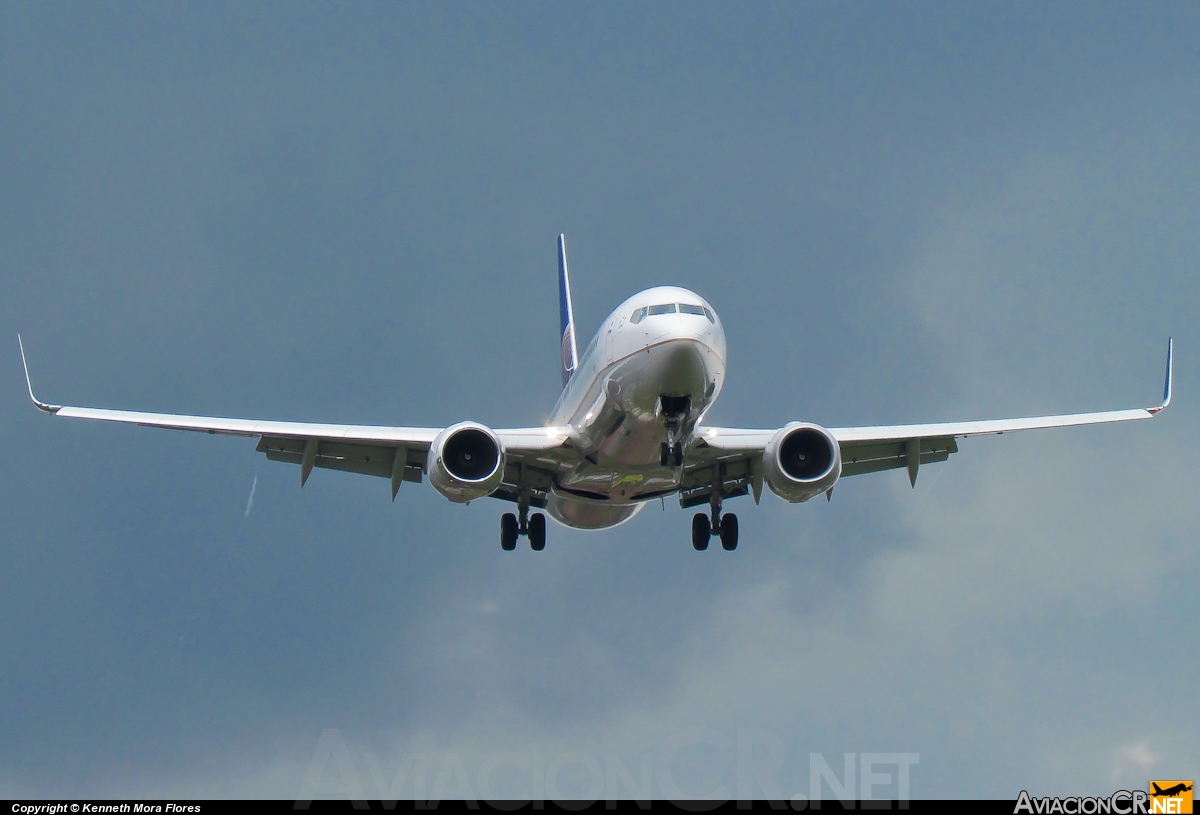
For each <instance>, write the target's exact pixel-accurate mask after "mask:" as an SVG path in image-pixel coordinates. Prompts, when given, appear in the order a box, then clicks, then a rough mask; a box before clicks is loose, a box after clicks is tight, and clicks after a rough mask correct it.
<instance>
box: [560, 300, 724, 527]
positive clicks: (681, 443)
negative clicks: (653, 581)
mask: <svg viewBox="0 0 1200 815" xmlns="http://www.w3.org/2000/svg"><path fill="white" fill-rule="evenodd" d="M724 380H725V330H724V328H723V327H722V325H721V321H720V319H719V318H718V317H717V315H716V312H714V311H713V309H712V306H710V305H709V304H708V303H707V302H706V301H705V300H704V299H703V298H702V297H700V296H699V295H697V294H695V293H694V292H691V291H688V290H687V289H683V288H678V287H675V286H660V287H657V288H653V289H647V290H645V291H642V292H639V293H638V294H635V295H634V296H633V297H630V298H629V299H628V300H626V301H625V302H623V303H622V304H621V305H619V306H618V307H617V308H616V310H615V311H613V313H612V314H610V315H609V316H608V318H607V319H605V321H604V322H603V323H602V324H601V326H600V330H599V331H597V332H596V336H595V337H594V338H593V339H592V341H591V342H590V343H589V344H588V346H587V349H586V350H585V351H584V352H583V354H582V355H581V356H580V358H579V364H578V366H577V367H576V370H575V372H574V374H573V375H572V377H571V379H570V381H569V382H568V383H567V386H566V387H565V388H564V389H563V393H562V396H561V397H560V398H559V400H558V404H557V405H555V407H554V411H553V414H552V415H551V417H550V422H549V423H550V424H551V425H554V426H558V427H569V428H570V433H571V441H572V444H573V445H575V446H576V447H577V448H578V449H579V450H580V451H581V452H582V453H583V456H584V460H583V461H582V462H581V463H580V464H578V465H577V466H576V467H574V468H573V469H571V470H570V471H568V472H566V473H560V474H559V477H558V480H557V482H556V483H555V485H554V489H553V494H552V495H551V498H550V501H549V503H548V505H547V508H546V509H547V511H548V512H549V513H550V515H551V516H552V517H554V518H555V519H556V520H558V521H560V522H562V523H564V524H567V525H569V526H574V527H580V528H587V529H599V528H604V527H609V526H614V525H616V524H618V523H621V522H622V521H625V520H627V519H629V518H631V517H632V516H633V515H634V514H635V513H636V512H637V511H638V510H639V509H640V508H641V506H642V504H643V503H644V502H645V501H648V500H651V499H654V498H658V497H660V496H664V495H669V494H671V493H673V492H675V491H676V490H677V489H678V488H679V480H680V476H681V473H682V470H681V468H680V467H679V466H677V465H676V464H675V463H674V461H673V460H668V461H667V462H666V464H665V465H664V463H663V456H664V452H663V451H664V448H663V445H668V446H669V447H670V448H672V449H678V450H680V451H681V453H682V454H684V455H686V452H687V449H688V447H689V446H690V444H691V442H692V436H693V431H694V430H695V427H696V425H697V423H698V422H699V421H700V420H701V418H702V417H703V416H704V414H705V412H706V411H707V410H708V409H709V407H711V406H712V403H713V401H714V400H715V399H716V398H717V396H718V395H719V394H720V392H721V386H722V384H723V383H724Z"/></svg>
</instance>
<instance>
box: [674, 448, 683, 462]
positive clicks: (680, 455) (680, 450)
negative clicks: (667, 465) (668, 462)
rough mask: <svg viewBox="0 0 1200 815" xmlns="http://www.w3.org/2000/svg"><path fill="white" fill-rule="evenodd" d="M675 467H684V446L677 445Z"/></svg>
mask: <svg viewBox="0 0 1200 815" xmlns="http://www.w3.org/2000/svg"><path fill="white" fill-rule="evenodd" d="M675 466H676V467H682V466H683V445H682V444H676V445H675Z"/></svg>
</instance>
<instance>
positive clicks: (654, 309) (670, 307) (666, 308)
mask: <svg viewBox="0 0 1200 815" xmlns="http://www.w3.org/2000/svg"><path fill="white" fill-rule="evenodd" d="M674 313H675V304H674V303H665V304H663V305H661V306H650V316H651V317H653V316H654V315H655V314H674Z"/></svg>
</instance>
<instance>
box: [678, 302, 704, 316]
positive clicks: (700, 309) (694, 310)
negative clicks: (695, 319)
mask: <svg viewBox="0 0 1200 815" xmlns="http://www.w3.org/2000/svg"><path fill="white" fill-rule="evenodd" d="M679 313H680V314H699V315H700V316H701V317H703V316H704V306H693V305H689V304H688V303H680V304H679Z"/></svg>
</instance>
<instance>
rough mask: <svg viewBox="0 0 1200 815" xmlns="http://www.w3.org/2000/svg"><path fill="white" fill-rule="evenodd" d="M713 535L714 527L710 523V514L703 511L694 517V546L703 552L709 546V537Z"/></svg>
mask: <svg viewBox="0 0 1200 815" xmlns="http://www.w3.org/2000/svg"><path fill="white" fill-rule="evenodd" d="M710 537H712V527H711V526H709V525H708V516H707V515H705V514H704V513H703V512H701V513H699V514H697V515H694V516H693V517H692V548H693V549H695V550H696V551H697V552H703V551H704V550H705V549H707V548H708V539H709V538H710Z"/></svg>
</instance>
